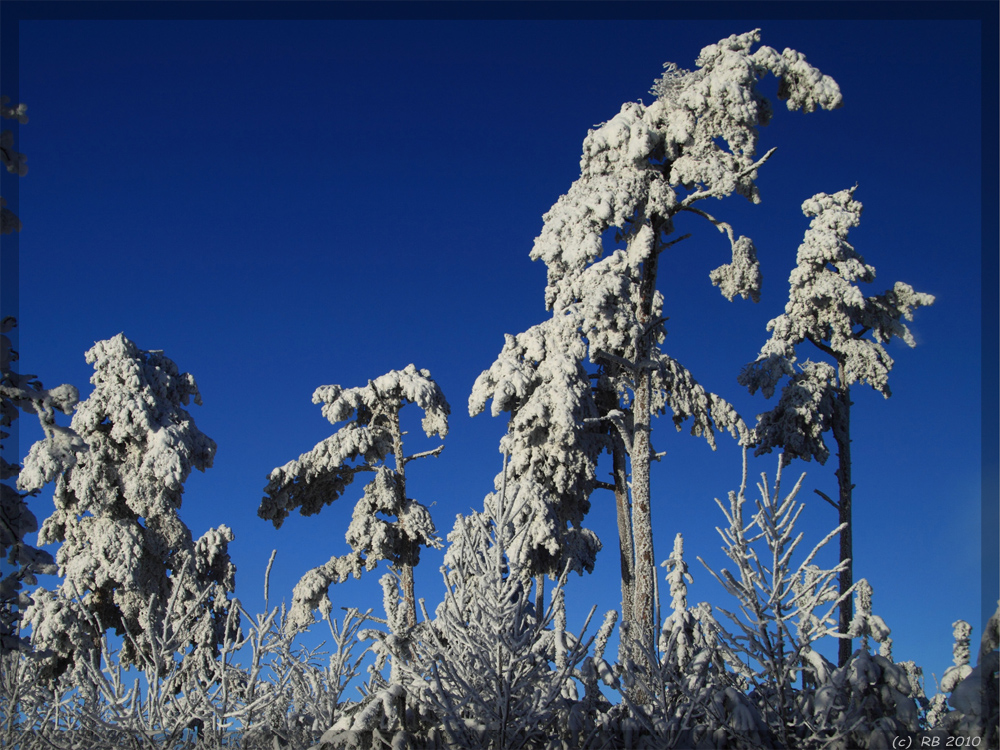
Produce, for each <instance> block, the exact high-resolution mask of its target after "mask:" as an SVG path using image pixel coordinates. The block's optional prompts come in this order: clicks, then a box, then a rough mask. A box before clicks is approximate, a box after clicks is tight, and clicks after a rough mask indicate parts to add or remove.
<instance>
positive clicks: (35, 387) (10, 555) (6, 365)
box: [0, 317, 85, 653]
mask: <svg viewBox="0 0 1000 750" xmlns="http://www.w3.org/2000/svg"><path fill="white" fill-rule="evenodd" d="M16 325H17V321H15V320H14V318H10V317H8V318H4V320H3V321H2V322H0V399H2V402H0V440H6V439H7V438H9V437H10V433H8V432H7V430H8V429H10V428H11V427H12V425H13V423H14V420H16V419H17V418H18V416H19V411H20V410H23V411H26V412H29V413H34V414H37V415H38V420H39V422H40V423H41V426H42V430H43V431H44V433H45V436H46V439H48V440H50V441H52V444H53V446H55V445H57V444H58V445H59V446H60V448H59V450H60V451H62V452H64V453H65V454H67V455H73V454H75V453H77V452H79V451H81V450H84V449H85V446H84V445H83V441H82V440H80V438H79V437H78V436H77V435H76V434H75V433H74V432H73V431H72V430H69V429H67V428H65V427H61V426H60V425H58V424H56V422H55V412H56V411H57V410H58V411H61V412H63V413H64V414H71V413H72V411H73V409H74V407H75V406H76V404H77V401H79V393H78V392H77V390H76V388H75V387H73V386H72V385H61V386H59V387H58V388H52V389H50V390H46V389H45V388H43V387H42V384H41V382H39V381H38V380H37V379H36V377H35V376H34V375H27V374H25V375H22V374H19V373H17V372H15V370H14V362H15V361H17V352H15V351H14V349H13V347H12V345H11V340H10V338H9V336H8V334H10V333H11V332H12V330H13V329H14V327H15V326H16ZM4 447H6V446H4ZM20 472H21V466H20V464H19V463H12V462H10V461H8V460H7V459H6V457H4V456H2V455H0V480H3V483H2V484H0V562H2V563H3V568H2V575H0V653H5V652H6V651H8V650H10V649H13V648H17V647H20V646H24V645H26V644H25V643H24V642H23V641H22V639H21V638H20V637H19V635H18V631H19V630H20V628H19V623H20V620H21V615H22V613H23V610H24V608H25V607H26V606H27V605H28V602H29V598H28V595H27V593H25V592H24V591H22V586H23V585H24V584H27V585H34V584H36V583H38V579H37V577H36V576H37V575H38V574H47V575H54V574H55V573H56V570H57V568H56V565H55V561H54V560H53V559H52V555H50V554H49V553H48V552H46V551H45V550H41V549H37V548H36V547H33V546H31V545H30V544H28V543H27V542H26V541H25V536H26V535H27V534H31V533H33V532H35V531H38V520H37V519H36V518H35V514H34V513H32V512H31V509H29V508H28V506H27V504H26V503H25V499H26V498H27V497H28V495H27V494H22V493H21V492H18V490H17V489H16V487H15V486H14V485H12V484H8V483H7V480H10V479H14V478H15V477H17V476H18V474H20Z"/></svg>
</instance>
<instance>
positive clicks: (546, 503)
mask: <svg viewBox="0 0 1000 750" xmlns="http://www.w3.org/2000/svg"><path fill="white" fill-rule="evenodd" d="M584 356H585V344H584V342H583V340H582V339H581V337H580V335H579V333H577V332H576V331H574V330H572V329H570V328H568V327H566V326H561V325H559V324H558V322H557V321H555V320H548V321H545V322H544V323H541V324H539V325H536V326H533V327H532V328H530V329H529V330H527V331H525V332H524V333H521V334H518V335H517V336H510V335H508V336H507V337H506V344H505V345H504V348H503V351H502V352H501V353H500V356H499V357H498V358H497V360H496V362H494V363H493V366H492V367H491V368H490V369H489V370H487V371H485V372H483V373H482V374H481V375H480V376H479V377H478V378H477V379H476V383H475V385H474V386H473V389H472V395H471V396H470V398H469V413H470V414H471V415H473V416H475V415H476V414H479V413H480V412H482V411H483V410H484V409H485V408H486V401H487V400H489V399H492V400H493V404H492V414H493V416H498V415H499V414H500V413H501V412H505V411H506V412H508V413H509V414H510V423H509V427H508V430H507V435H506V436H504V438H503V439H502V440H501V441H500V450H501V452H502V453H503V454H504V455H505V456H510V460H509V462H508V465H507V474H506V492H507V497H508V501H507V502H508V503H509V505H510V507H511V508H517V509H518V512H517V515H516V516H510V522H511V523H513V524H514V525H515V526H516V527H518V528H519V529H521V530H522V531H521V532H520V533H518V534H516V535H514V536H512V538H511V540H510V541H509V543H508V549H507V554H508V555H511V556H512V557H514V558H515V559H517V561H518V565H519V566H520V568H521V569H522V570H524V571H526V572H528V573H529V574H530V575H532V576H535V577H539V576H543V575H547V576H548V577H550V578H552V579H553V580H554V579H557V578H559V576H560V575H562V573H563V572H564V571H565V570H566V568H567V566H568V567H569V568H570V569H571V570H574V571H576V572H578V573H582V572H583V571H584V570H586V571H588V572H589V571H591V570H593V567H594V558H595V557H596V555H597V552H598V551H599V550H600V548H601V545H600V541H599V540H598V538H597V535H596V534H595V533H594V532H593V531H591V530H589V529H585V528H583V526H582V522H583V518H584V516H585V515H586V514H587V512H588V511H589V510H590V500H589V496H590V493H591V491H592V489H593V486H594V466H595V464H596V462H597V457H598V455H599V453H600V451H601V449H602V447H603V444H602V441H601V440H600V436H598V435H596V434H595V433H594V432H593V431H592V430H588V429H587V428H586V426H585V422H586V420H588V419H592V418H593V417H595V416H596V412H595V411H594V404H593V399H592V397H591V394H590V381H589V379H588V377H587V372H586V370H585V369H584V368H583V365H582V364H581V361H582V360H583V358H584ZM502 479H503V477H502V475H497V478H496V481H495V488H496V490H497V491H498V492H499V490H500V483H501V480H502ZM488 502H497V498H496V496H493V497H492V498H491V499H490V500H488ZM508 515H509V514H508ZM541 585H542V582H541V581H539V590H541Z"/></svg>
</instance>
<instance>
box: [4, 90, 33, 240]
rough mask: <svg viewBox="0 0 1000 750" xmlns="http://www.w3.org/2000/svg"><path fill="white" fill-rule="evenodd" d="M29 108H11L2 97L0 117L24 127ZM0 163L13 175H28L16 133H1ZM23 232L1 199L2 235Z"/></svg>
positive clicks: (14, 215)
mask: <svg viewBox="0 0 1000 750" xmlns="http://www.w3.org/2000/svg"><path fill="white" fill-rule="evenodd" d="M27 111H28V108H27V106H25V105H24V104H18V105H17V106H16V107H12V106H10V97H6V96H0V117H2V118H3V119H5V120H16V121H17V122H19V123H21V124H22V125H24V124H25V123H26V122H28V115H27V114H25V113H26V112H27ZM0 162H2V163H3V166H4V168H5V169H6V170H7V171H8V172H10V173H11V174H16V175H17V176H18V177H24V175H26V174H28V159H27V158H26V157H25V155H24V154H22V153H19V152H17V151H15V150H14V131H12V130H3V131H0ZM20 231H21V220H20V219H19V218H17V215H16V214H15V213H14V212H13V211H11V210H10V209H9V208H7V202H6V201H5V200H4V199H3V198H0V234H10V233H11V232H20Z"/></svg>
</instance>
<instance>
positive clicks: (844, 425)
mask: <svg viewBox="0 0 1000 750" xmlns="http://www.w3.org/2000/svg"><path fill="white" fill-rule="evenodd" d="M838 370H839V371H838V373H837V377H838V380H839V382H840V384H841V385H840V387H839V388H838V389H837V397H836V400H837V405H836V409H835V412H834V418H833V437H834V439H836V441H837V458H838V459H839V465H838V467H837V471H836V472H835V474H836V476H837V486H838V488H839V490H840V499H839V501H838V503H837V505H838V508H839V511H840V521H839V522H840V523H843V524H847V525H846V526H845V527H844V530H843V531H841V532H840V560H841V562H843V561H847V565H846V566H845V567H844V570H842V571H841V573H840V593H841V595H843V593H844V592H845V591H847V590H848V589H849V588H851V586H853V585H854V549H853V547H854V540H853V533H852V527H851V495H852V490H853V489H854V485H853V484H851V404H852V402H851V394H850V391H849V390H848V387H847V386H845V385H843V383H844V367H843V365H841V366H840V367H839V368H838ZM853 617H854V597H852V596H849V597H847V598H846V599H845V600H844V601H842V602H841V603H840V632H841V633H846V632H847V630H848V628H849V627H850V626H851V620H852V619H853ZM852 653H854V642H853V641H852V640H851V639H849V638H844V639H842V640H841V641H840V650H839V653H838V659H837V661H838V663H839V666H841V667H842V666H844V665H845V664H847V662H848V661H849V660H850V658H851V654H852Z"/></svg>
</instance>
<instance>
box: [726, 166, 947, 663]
mask: <svg viewBox="0 0 1000 750" xmlns="http://www.w3.org/2000/svg"><path fill="white" fill-rule="evenodd" d="M855 188H856V186H855ZM855 188H850V189H848V190H841V191H840V192H839V193H835V194H833V195H827V194H826V193H819V194H817V195H814V196H813V197H812V198H810V199H809V200H807V201H806V202H805V203H803V204H802V212H803V213H804V214H805V215H806V216H811V217H813V219H812V221H811V222H810V224H809V229H808V230H806V233H805V236H804V238H803V241H802V244H801V245H799V249H798V258H797V265H796V267H795V268H794V269H793V270H792V273H791V275H790V276H789V285H790V287H791V288H790V291H789V296H788V304H787V305H785V312H784V314H782V315H779V316H778V317H777V318H774V319H773V320H772V321H770V322H769V323H768V324H767V330H768V331H770V332H771V339H770V340H769V341H768V342H767V343H766V344H764V346H763V348H762V349H761V351H760V354H759V355H758V356H757V359H756V360H755V361H754V362H751V363H750V364H749V365H747V366H746V367H744V369H743V371H742V372H741V373H740V376H739V382H740V384H741V385H744V386H746V387H747V388H748V389H749V390H750V392H751V393H755V392H756V391H757V389H760V390H761V391H762V392H763V394H764V396H766V397H767V398H770V397H771V396H773V395H774V391H775V388H776V387H777V385H778V383H779V382H780V381H781V380H782V379H784V378H787V379H788V380H787V382H786V383H785V385H784V387H783V389H782V392H781V397H780V399H779V400H778V403H777V405H776V406H775V407H774V408H773V409H772V410H771V411H769V412H766V413H764V414H761V415H759V416H758V424H757V427H756V429H755V433H756V445H757V448H756V454H757V455H760V454H762V453H768V452H770V451H771V450H772V449H774V448H781V449H782V450H783V451H784V454H785V455H786V456H788V457H790V458H801V459H804V460H806V461H809V460H810V459H812V458H815V459H816V460H817V461H819V462H820V463H825V461H826V459H827V458H828V456H829V454H830V452H829V449H828V448H827V447H826V444H825V443H824V441H823V434H824V433H825V432H827V431H832V432H833V437H834V440H835V441H836V444H837V451H838V453H837V457H838V467H837V471H836V476H837V485H838V489H839V494H838V499H837V501H836V502H834V501H833V500H832V499H830V498H829V497H826V496H825V495H823V497H824V498H825V499H826V500H827V501H828V502H830V503H831V504H832V505H833V506H834V507H835V508H836V509H837V511H838V514H839V517H840V518H839V522H840V524H841V525H844V529H843V531H842V532H841V534H840V559H841V561H843V562H845V563H846V564H845V566H844V568H843V570H842V571H841V573H840V590H841V592H846V591H848V590H849V589H850V588H851V585H852V584H853V577H854V573H853V564H852V559H853V557H854V554H853V542H852V539H853V534H852V526H851V504H852V501H853V489H854V484H853V483H852V480H851V404H852V402H851V396H850V389H851V386H852V385H854V384H855V383H864V384H867V385H869V386H871V387H872V388H873V389H875V390H876V391H878V392H879V393H881V394H882V395H883V396H884V397H886V398H888V397H889V396H890V395H891V392H890V390H889V372H890V370H891V369H892V365H893V360H892V357H890V356H889V353H888V352H887V351H886V348H885V347H886V344H888V343H889V340H890V339H892V338H893V337H896V338H899V339H902V340H903V341H904V342H905V343H906V344H907V345H908V346H911V347H912V346H915V342H914V340H913V336H912V335H911V333H910V330H909V328H908V327H907V326H906V324H905V323H904V322H903V321H904V320H907V321H910V320H912V319H913V310H914V309H915V308H917V307H922V306H924V305H930V304H932V303H933V302H934V297H932V296H931V295H929V294H922V293H920V292H915V291H914V290H913V288H912V287H911V286H910V285H908V284H904V283H902V282H896V283H895V285H894V286H893V287H892V288H891V289H889V290H887V291H886V292H885V293H884V294H878V295H873V296H870V297H866V296H865V295H864V294H863V292H862V291H861V289H860V288H859V286H858V285H859V284H861V283H870V282H872V281H873V280H874V279H875V269H874V268H873V267H872V266H870V265H868V264H867V263H865V260H864V258H863V257H862V256H861V255H860V254H859V253H858V252H857V251H856V250H855V249H854V247H853V246H852V245H851V244H850V243H849V242H848V241H847V234H848V232H849V231H850V229H851V228H852V227H856V226H857V225H858V223H859V222H860V218H861V204H860V203H859V202H858V201H856V200H854V191H855ZM806 342H808V343H809V344H811V345H812V346H811V349H810V351H811V353H813V354H819V355H821V358H820V359H819V360H817V361H813V360H809V359H804V360H802V359H800V351H799V349H798V347H799V346H800V345H801V344H804V343H806ZM820 494H821V495H822V493H820ZM851 618H852V615H851V598H850V597H847V598H845V599H843V602H842V604H841V610H840V630H841V632H842V633H846V632H847V630H848V627H849V626H850V623H851ZM851 652H852V646H851V641H850V639H846V640H843V641H841V644H840V654H839V662H840V665H841V666H843V665H844V664H846V663H847V660H848V658H850V655H851Z"/></svg>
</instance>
